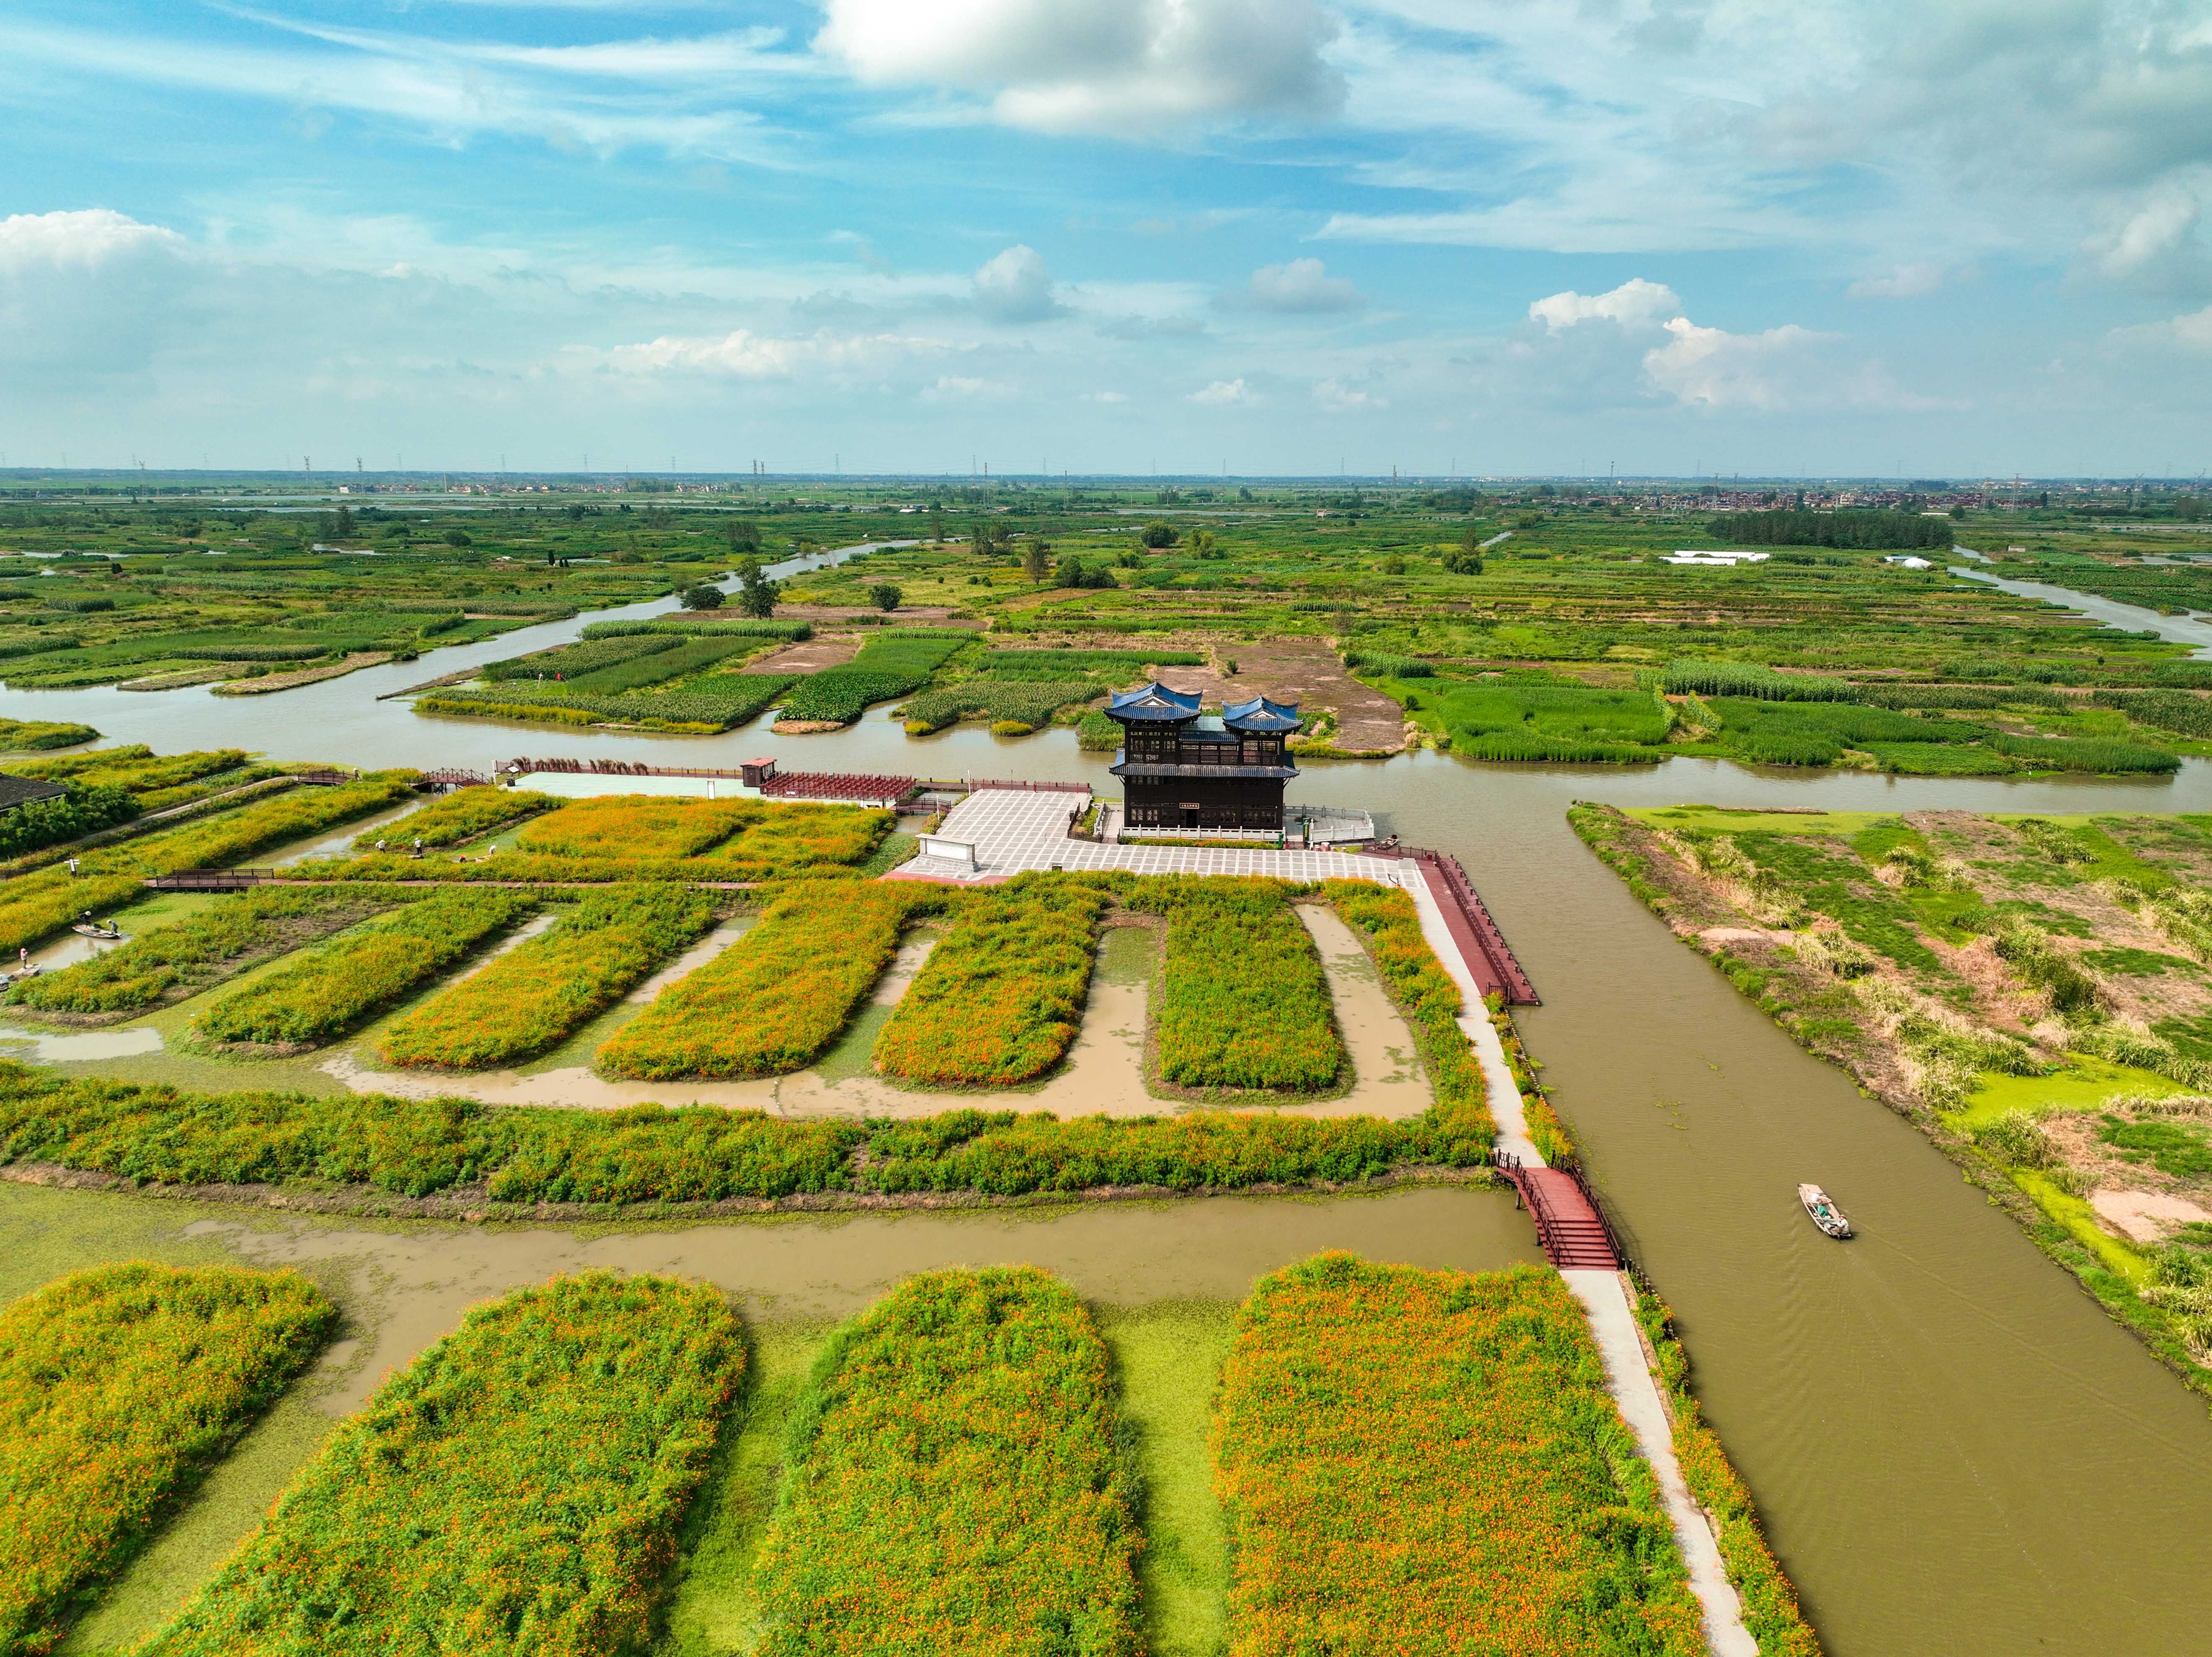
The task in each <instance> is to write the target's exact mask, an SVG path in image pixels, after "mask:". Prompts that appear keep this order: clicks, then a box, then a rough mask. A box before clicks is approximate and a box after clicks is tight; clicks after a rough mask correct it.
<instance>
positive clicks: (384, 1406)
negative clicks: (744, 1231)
mask: <svg viewBox="0 0 2212 1657" xmlns="http://www.w3.org/2000/svg"><path fill="white" fill-rule="evenodd" d="M744 1360H745V1354H744V1337H743V1335H742V1333H741V1332H739V1330H738V1324H737V1320H736V1318H735V1317H734V1316H732V1314H731V1312H730V1310H729V1308H727V1307H726V1306H725V1305H724V1304H723V1303H722V1298H721V1296H720V1295H718V1294H716V1293H715V1292H714V1290H711V1289H708V1288H704V1287H701V1286H697V1285H694V1284H681V1283H678V1282H675V1281H674V1280H672V1279H671V1278H651V1277H636V1278H618V1277H616V1276H614V1275H613V1274H611V1273H608V1272H592V1273H587V1274H586V1275H584V1276H580V1277H571V1278H554V1279H553V1280H552V1281H551V1282H550V1283H549V1284H545V1285H544V1287H542V1288H535V1289H523V1290H516V1291H515V1292H514V1293H513V1294H511V1295H508V1296H506V1297H505V1298H503V1299H501V1300H496V1301H493V1302H489V1303H487V1304H484V1305H481V1306H477V1307H476V1308H473V1309H471V1311H470V1313H469V1314H468V1315H467V1317H465V1319H464V1320H462V1322H461V1326H460V1327H459V1329H458V1330H456V1331H455V1332H453V1333H452V1334H450V1335H448V1336H447V1337H446V1338H445V1339H443V1340H441V1341H440V1342H439V1343H438V1344H436V1345H435V1346H433V1347H431V1348H430V1349H429V1350H428V1351H426V1352H424V1353H423V1354H422V1357H418V1358H416V1360H415V1362H414V1363H412V1364H411V1365H410V1366H409V1367H408V1369H406V1371H405V1372H404V1374H402V1375H397V1376H395V1377H393V1378H392V1380H390V1381H386V1383H385V1384H384V1386H383V1387H381V1388H380V1389H379V1391H378V1392H377V1393H376V1395H375V1396H374V1398H372V1399H370V1400H369V1401H368V1405H367V1406H366V1407H365V1408H363V1409H362V1411H360V1412H359V1413H358V1414H356V1415H355V1416H352V1417H349V1418H348V1419H347V1420H346V1421H345V1422H344V1423H342V1424H341V1425H340V1426H339V1427H338V1429H337V1431H335V1432H334V1433H332V1434H331V1436H330V1438H329V1439H328V1440H327V1441H325V1443H324V1445H323V1448H322V1449H321V1450H320V1451H319V1452H318V1453H317V1454H316V1456H315V1459H314V1460H313V1461H311V1462H309V1463H308V1464H307V1466H306V1467H305V1468H304V1469H303V1470H302V1471H301V1472H300V1474H299V1476H298V1477H297V1478H295V1479H294V1481H293V1483H292V1485H291V1488H290V1489H289V1490H286V1491H285V1492H284V1494H283V1496H282V1497H281V1498H279V1500H278V1501H277V1503H276V1508H274V1510H273V1511H271V1512H270V1514H269V1516H268V1518H267V1519H265V1520H263V1522H262V1524H261V1527H260V1528H259V1529H258V1531H256V1532H255V1533H253V1534H252V1536H251V1537H249V1538H248V1539H246V1542H245V1543H244V1544H243V1545H240V1548H239V1550H238V1551H237V1552H236V1553H234V1554H233V1555H232V1556H231V1557H230V1559H229V1562H228V1563H226V1564H225V1565H224V1566H223V1567H222V1569H221V1570H220V1571H218V1572H217V1573H216V1575H215V1577H214V1579H213V1580H212V1581H210V1582H209V1583H208V1584H207V1586H206V1587H204V1588H202V1589H201V1590H200V1592H199V1593H197V1595H195V1596H194V1597H193V1599H191V1601H190V1603H188V1604H187V1605H185V1608H184V1609H183V1610H182V1611H179V1613H178V1615H177V1617H176V1618H175V1619H174V1620H173V1622H171V1623H170V1624H169V1625H168V1626H167V1628H165V1629H163V1630H161V1631H160V1632H159V1633H158V1634H156V1635H155V1636H154V1637H153V1639H152V1640H151V1641H149V1642H148V1643H146V1644H145V1645H143V1646H141V1647H139V1648H138V1650H137V1657H278V1654H283V1657H305V1654H307V1653H314V1654H318V1657H393V1654H398V1653H424V1654H428V1653H446V1652H451V1653H455V1654H459V1653H488V1652H513V1653H521V1652H533V1653H542V1654H546V1657H556V1654H557V1657H613V1654H616V1653H618V1652H628V1651H633V1650H635V1649H637V1648H639V1647H640V1646H641V1644H642V1643H643V1642H644V1641H645V1639H646V1637H647V1635H648V1633H649V1631H650V1629H651V1624H652V1617H653V1608H654V1606H655V1605H656V1603H657V1602H658V1600H659V1598H660V1595H661V1594H662V1593H663V1592H664V1591H665V1583H666V1578H667V1575H668V1571H669V1568H670V1566H671V1564H672V1563H674V1558H675V1540H674V1539H675V1535H676V1527H677V1524H678V1520H681V1518H682V1517H683V1514H684V1508H686V1506H688V1505H689V1503H690V1499H691V1494H692V1491H693V1490H694V1489H695V1488H696V1486H697V1484H698V1483H699V1480H700V1478H702V1476H703V1475H704V1473H705V1472H706V1468H707V1462H708V1455H709V1454H710V1453H711V1452H712V1450H713V1448H714V1435H715V1430H716V1427H717V1423H719V1422H720V1418H721V1416H722V1412H723V1411H724V1409H725V1408H726V1405H727V1404H728V1402H729V1399H730V1396H731V1393H732V1390H733V1389H734V1388H735V1387H736V1386H737V1384H738V1379H739V1377H740V1376H741V1375H742V1373H743V1371H744Z"/></svg>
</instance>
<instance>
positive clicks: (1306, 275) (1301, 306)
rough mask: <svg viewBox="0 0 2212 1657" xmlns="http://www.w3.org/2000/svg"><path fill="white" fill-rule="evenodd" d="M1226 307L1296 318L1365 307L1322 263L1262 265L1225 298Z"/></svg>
mask: <svg viewBox="0 0 2212 1657" xmlns="http://www.w3.org/2000/svg"><path fill="white" fill-rule="evenodd" d="M1222 300H1223V303H1225V304H1227V305H1231V306H1237V307H1245V308H1248V309H1251V310H1255V311H1283V312H1288V313H1293V314H1296V313H1307V312H1321V311H1351V310H1356V309H1357V308H1358V307H1359V306H1360V305H1361V304H1362V303H1363V301H1362V300H1361V298H1360V294H1359V290H1358V288H1355V287H1353V286H1352V282H1351V280H1350V278H1348V277H1345V276H1331V275H1329V274H1328V266H1327V265H1325V264H1322V262H1321V261H1320V260H1319V259H1292V260H1291V262H1290V263H1289V264H1263V265H1261V267H1260V268H1259V269H1258V270H1255V271H1254V272H1253V273H1252V279H1251V280H1250V281H1249V282H1246V283H1245V284H1244V286H1243V288H1235V289H1232V290H1231V291H1230V292H1229V293H1227V294H1224V295H1223V296H1222Z"/></svg>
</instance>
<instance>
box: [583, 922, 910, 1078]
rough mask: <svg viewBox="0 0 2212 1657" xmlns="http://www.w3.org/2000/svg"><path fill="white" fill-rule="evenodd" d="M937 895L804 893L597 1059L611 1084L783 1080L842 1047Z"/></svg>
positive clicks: (686, 980) (669, 991)
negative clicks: (913, 919)
mask: <svg viewBox="0 0 2212 1657" xmlns="http://www.w3.org/2000/svg"><path fill="white" fill-rule="evenodd" d="M943 901H945V900H944V897H943V895H942V894H941V893H939V892H938V891H936V890H935V889H929V888H921V887H915V886H906V885H902V884H899V883H891V884H888V885H880V884H878V883H874V882H872V881H842V880H841V881H829V880H815V881H800V882H797V883H794V884H793V885H792V886H791V887H790V888H788V889H787V890H786V891H785V893H784V895H782V896H781V897H779V898H778V899H776V901H775V902H773V903H772V904H770V905H769V909H768V913H766V914H765V915H763V917H762V918H761V920H760V924H759V925H757V926H755V927H754V928H753V929H752V930H751V931H750V932H747V933H746V934H745V935H744V937H743V938H739V939H738V941H737V943H735V944H732V946H731V947H730V948H728V949H726V950H724V951H723V952H722V953H721V954H720V955H719V956H716V957H715V958H714V960H712V961H710V962H708V963H707V964H706V965H705V966H703V967H701V968H698V969H697V970H696V971H695V972H692V973H690V974H686V975H685V976H684V977H682V978H679V979H678V980H676V981H675V982H674V983H673V984H671V985H670V986H668V987H667V988H666V989H665V990H663V991H661V992H660V993H659V996H658V997H656V998H654V1000H653V1005H651V1006H649V1007H647V1009H646V1010H645V1011H644V1012H643V1013H642V1014H641V1015H640V1016H639V1017H636V1018H635V1019H633V1020H632V1021H631V1022H630V1023H628V1024H626V1025H624V1026H623V1028H622V1029H619V1030H617V1032H616V1033H615V1035H614V1036H613V1037H612V1039H611V1040H610V1041H608V1042H607V1043H606V1044H605V1046H604V1047H601V1048H600V1049H599V1059H598V1061H597V1062H598V1066H599V1071H600V1072H601V1073H602V1074H604V1075H607V1076H616V1077H631V1078H635V1079H642V1080H648V1081H669V1080H673V1079H675V1078H677V1077H687V1076H719V1077H733V1076H775V1075H779V1074H781V1073H782V1072H783V1071H793V1070H797V1069H799V1067H800V1066H802V1065H806V1064H809V1063H811V1061H812V1060H813V1059H815V1058H817V1056H818V1055H819V1054H820V1053H822V1052H823V1049H825V1048H826V1047H829V1044H830V1043H831V1042H832V1041H836V1039H837V1035H838V1033H839V1032H840V1031H842V1029H844V1028H845V1026H846V1024H847V1023H849V1022H850V1021H851V1019H852V1017H853V1011H854V1008H856V1007H857V1006H859V1005H860V998H862V997H863V996H865V995H866V994H867V992H868V990H869V988H870V986H872V985H873V984H874V983H875V981H876V980H877V979H878V977H880V976H881V975H882V974H883V970H884V968H885V967H887V966H889V965H890V960H891V956H893V954H895V953H896V951H897V949H898V939H899V933H900V932H901V931H902V929H903V928H904V927H905V926H906V923H907V920H908V917H909V916H910V915H912V914H913V913H915V910H916V909H917V908H919V907H923V906H925V905H928V904H932V903H941V902H943Z"/></svg>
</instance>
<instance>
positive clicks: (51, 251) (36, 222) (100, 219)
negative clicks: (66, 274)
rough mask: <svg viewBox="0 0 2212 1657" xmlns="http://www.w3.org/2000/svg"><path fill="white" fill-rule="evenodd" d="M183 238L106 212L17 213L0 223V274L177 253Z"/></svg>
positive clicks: (91, 209) (88, 266)
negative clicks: (2, 272) (150, 254)
mask: <svg viewBox="0 0 2212 1657" xmlns="http://www.w3.org/2000/svg"><path fill="white" fill-rule="evenodd" d="M184 251H185V239H184V238H183V237H182V236H179V234H177V233H176V232H175V231H173V230H165V229H163V228H161V226H160V225H155V224H141V223H139V222H138V221H137V220H136V219H133V218H128V217H126V216H125V215H123V214H120V213H117V212H114V211H112V210H111V209H107V208H105V207H89V208H83V209H78V210H76V211H74V212H63V213H15V214H10V215H9V216H8V217H7V218H5V219H0V271H5V272H7V273H9V274H10V275H14V274H17V273H21V272H26V271H30V270H41V269H45V270H78V271H83V270H93V269H96V268H98V267H100V266H101V265H106V264H113V263H115V262H116V261H118V260H124V259H130V258H137V257H140V256H143V255H145V254H148V253H153V254H156V255H160V254H169V253H181V252H184Z"/></svg>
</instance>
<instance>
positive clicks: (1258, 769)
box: [1106, 680, 1299, 832]
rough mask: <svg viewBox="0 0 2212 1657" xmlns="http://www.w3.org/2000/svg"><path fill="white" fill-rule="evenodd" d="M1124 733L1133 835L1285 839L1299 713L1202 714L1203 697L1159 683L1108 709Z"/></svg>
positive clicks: (1239, 707)
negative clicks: (1212, 833)
mask: <svg viewBox="0 0 2212 1657" xmlns="http://www.w3.org/2000/svg"><path fill="white" fill-rule="evenodd" d="M1106 717H1107V718H1109V719H1113V720H1114V721H1115V722H1116V723H1117V724H1119V725H1121V752H1120V753H1118V754H1116V755H1115V756H1114V774H1115V776H1117V777H1119V778H1121V793H1122V800H1123V816H1122V821H1123V822H1124V823H1125V824H1126V825H1127V827H1128V828H1131V829H1167V830H1174V829H1243V830H1254V829H1257V830H1267V831H1271V832H1272V831H1279V830H1280V829H1281V828H1282V827H1283V786H1284V785H1285V783H1287V782H1288V781H1290V780H1291V778H1292V777H1295V776H1296V775H1297V774H1298V770H1297V767H1296V766H1295V765H1292V764H1291V756H1290V752H1289V750H1287V749H1286V748H1285V746H1284V744H1285V742H1286V740H1287V739H1288V738H1289V737H1291V734H1292V733H1293V732H1295V731H1297V729H1298V725H1299V719H1298V709H1297V703H1295V702H1292V703H1291V704H1290V705H1289V706H1287V707H1285V705H1284V704H1282V703H1280V702H1271V701H1268V700H1267V698H1266V697H1265V696H1255V697H1254V698H1253V699H1252V700H1251V701H1248V702H1238V703H1237V704H1236V705H1235V706H1233V707H1225V708H1223V709H1222V710H1221V712H1220V713H1219V714H1218V715H1212V714H1203V715H1202V714H1200V713H1199V711H1198V693H1197V692H1196V691H1184V690H1170V689H1169V688H1168V687H1167V686H1165V685H1164V684H1162V683H1159V682H1158V680H1155V681H1153V682H1152V683H1151V684H1148V685H1144V686H1140V687H1139V689H1135V690H1127V691H1123V692H1122V693H1121V694H1120V695H1116V696H1115V697H1114V698H1113V699H1112V700H1111V701H1109V702H1108V703H1107V705H1106Z"/></svg>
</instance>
